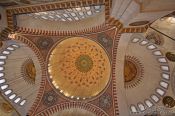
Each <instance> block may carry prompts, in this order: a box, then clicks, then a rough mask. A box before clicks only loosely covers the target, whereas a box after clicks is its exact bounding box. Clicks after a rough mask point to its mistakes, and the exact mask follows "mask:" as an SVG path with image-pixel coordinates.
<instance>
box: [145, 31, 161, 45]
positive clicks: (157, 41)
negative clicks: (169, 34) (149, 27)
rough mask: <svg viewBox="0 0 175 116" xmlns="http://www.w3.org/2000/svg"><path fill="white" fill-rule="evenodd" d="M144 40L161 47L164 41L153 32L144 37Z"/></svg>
mask: <svg viewBox="0 0 175 116" xmlns="http://www.w3.org/2000/svg"><path fill="white" fill-rule="evenodd" d="M146 39H148V40H149V41H151V42H152V43H154V44H157V45H163V44H164V39H163V37H162V36H161V35H159V34H157V33H155V32H150V33H148V34H147V35H146Z"/></svg>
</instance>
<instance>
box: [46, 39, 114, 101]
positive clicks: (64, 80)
mask: <svg viewBox="0 0 175 116" xmlns="http://www.w3.org/2000/svg"><path fill="white" fill-rule="evenodd" d="M48 71H49V73H50V78H52V83H53V85H54V86H55V87H56V88H57V89H59V90H60V92H61V93H63V94H64V95H65V96H68V97H71V98H77V99H82V98H84V99H85V98H90V97H93V96H96V95H98V94H99V93H100V92H101V91H102V90H103V89H104V88H105V87H106V85H107V83H108V81H109V78H110V71H111V68H110V61H109V59H108V56H107V54H106V52H105V51H104V49H103V48H102V47H101V46H100V45H98V44H97V43H96V42H94V41H92V40H89V39H86V38H82V37H73V38H69V39H66V40H64V41H62V42H60V43H59V44H58V45H57V46H56V47H55V49H54V50H53V51H52V53H51V55H50V58H49V68H48Z"/></svg>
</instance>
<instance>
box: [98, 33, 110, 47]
mask: <svg viewBox="0 0 175 116" xmlns="http://www.w3.org/2000/svg"><path fill="white" fill-rule="evenodd" d="M97 39H98V41H99V43H100V44H102V45H103V46H104V47H105V48H110V47H112V44H113V41H112V38H110V37H109V36H108V35H107V34H105V33H100V34H98V37H97Z"/></svg>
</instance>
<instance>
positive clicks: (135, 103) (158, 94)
mask: <svg viewBox="0 0 175 116" xmlns="http://www.w3.org/2000/svg"><path fill="white" fill-rule="evenodd" d="M127 49H128V50H127V55H131V54H132V55H134V56H135V57H136V56H137V57H138V58H139V60H140V62H141V63H142V67H144V70H143V74H144V75H143V77H142V81H141V82H140V83H139V84H138V85H137V87H135V88H133V89H132V88H130V89H127V91H128V92H127V97H128V99H132V98H130V97H131V96H133V93H135V91H140V92H141V91H144V88H145V87H147V85H149V87H147V88H149V91H147V90H145V91H147V92H145V94H144V96H145V98H143V97H139V96H137V95H136V96H135V97H134V98H135V100H130V101H131V103H130V109H131V112H133V113H137V112H138V111H141V112H144V111H147V110H149V108H151V107H153V106H154V105H156V103H158V102H159V101H160V99H162V97H163V96H164V95H165V94H166V92H167V90H168V87H169V84H170V83H169V81H170V74H169V73H170V69H169V65H168V61H167V60H166V58H165V56H163V54H162V53H161V52H160V50H159V49H158V46H156V45H155V44H153V43H152V42H151V41H148V40H146V39H145V38H144V37H143V36H141V35H133V36H132V37H131V43H129V45H128V48H127ZM136 49H139V50H137V51H136ZM143 51H145V52H144V55H143V56H142V54H140V53H142V52H143ZM146 51H147V52H146ZM144 56H146V57H147V59H149V61H150V63H151V62H152V63H151V64H147V63H146V62H144ZM136 62H137V61H136ZM153 62H154V63H153ZM155 64H157V65H155ZM146 65H148V66H146ZM149 67H154V72H150V74H151V73H152V74H151V75H150V76H148V74H149V73H146V72H148V71H149V70H150V68H149ZM132 69H133V71H132V73H133V74H132V75H134V72H136V71H134V68H132ZM140 72H142V71H140ZM132 75H130V76H132ZM152 75H154V77H153V76H152ZM160 75H161V77H160ZM155 77H156V78H155ZM146 78H147V79H146ZM148 78H150V80H151V81H155V82H154V84H152V85H151V83H150V81H148V80H149V79H148ZM153 78H155V79H153ZM131 82H132V81H131ZM155 85H156V86H155ZM142 87H143V88H142ZM134 89H135V90H134ZM140 92H139V93H140ZM146 96H147V97H146Z"/></svg>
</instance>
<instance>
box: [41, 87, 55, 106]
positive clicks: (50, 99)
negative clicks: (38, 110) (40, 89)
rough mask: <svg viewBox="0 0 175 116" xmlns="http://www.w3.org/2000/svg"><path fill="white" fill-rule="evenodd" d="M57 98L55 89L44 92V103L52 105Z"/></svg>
mask: <svg viewBox="0 0 175 116" xmlns="http://www.w3.org/2000/svg"><path fill="white" fill-rule="evenodd" d="M57 100H58V96H57V94H56V93H55V92H54V91H53V90H51V91H49V92H46V93H45V94H44V97H43V104H44V105H46V106H52V105H54V104H55V103H56V101H57Z"/></svg>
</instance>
